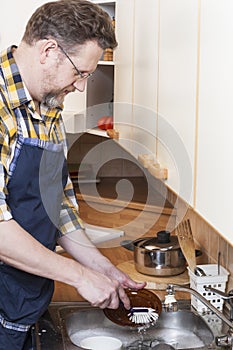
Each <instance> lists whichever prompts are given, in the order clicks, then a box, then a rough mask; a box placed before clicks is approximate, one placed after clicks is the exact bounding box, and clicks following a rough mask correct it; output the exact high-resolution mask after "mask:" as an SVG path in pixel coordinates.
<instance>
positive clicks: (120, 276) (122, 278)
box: [105, 265, 146, 290]
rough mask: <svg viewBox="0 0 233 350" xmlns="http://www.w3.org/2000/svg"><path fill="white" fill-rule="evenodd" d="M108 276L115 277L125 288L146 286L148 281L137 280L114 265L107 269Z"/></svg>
mask: <svg viewBox="0 0 233 350" xmlns="http://www.w3.org/2000/svg"><path fill="white" fill-rule="evenodd" d="M105 274H106V276H108V277H109V278H111V279H115V280H116V281H118V282H119V283H120V285H121V286H122V287H123V288H130V289H136V290H138V289H142V288H144V287H145V286H146V282H136V281H134V280H132V279H131V278H130V277H129V276H128V275H127V274H126V273H124V272H122V271H121V270H119V269H118V268H117V267H115V266H114V265H112V266H110V267H109V268H108V269H107V270H106V271H105Z"/></svg>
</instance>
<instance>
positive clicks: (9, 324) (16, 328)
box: [0, 315, 31, 332]
mask: <svg viewBox="0 0 233 350" xmlns="http://www.w3.org/2000/svg"><path fill="white" fill-rule="evenodd" d="M0 324H1V325H2V326H3V327H4V328H7V329H12V330H14V331H18V332H27V331H28V330H29V329H30V328H31V325H24V324H19V323H15V322H10V321H7V320H5V319H4V318H3V317H2V315H0Z"/></svg>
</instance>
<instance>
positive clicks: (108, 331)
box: [38, 303, 215, 350]
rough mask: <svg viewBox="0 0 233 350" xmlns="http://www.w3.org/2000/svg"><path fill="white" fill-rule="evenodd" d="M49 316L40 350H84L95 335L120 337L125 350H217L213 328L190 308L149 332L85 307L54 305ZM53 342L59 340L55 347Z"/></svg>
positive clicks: (167, 315) (162, 320)
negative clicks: (160, 349)
mask: <svg viewBox="0 0 233 350" xmlns="http://www.w3.org/2000/svg"><path fill="white" fill-rule="evenodd" d="M48 315H49V316H48ZM48 315H47V319H46V320H45V319H44V320H43V322H44V323H43V322H42V323H41V324H40V327H39V328H40V329H39V332H40V337H39V338H40V339H39V341H40V344H39V346H40V347H38V349H45V350H47V349H49V350H53V349H54V350H55V349H56V350H60V349H67V350H68V349H69V350H71V349H73V350H75V349H82V348H81V347H80V346H79V344H80V341H81V340H82V339H83V338H86V337H88V336H94V335H109V336H114V337H117V338H119V339H121V341H122V342H123V345H124V349H131V350H134V349H135V350H136V349H137V350H138V349H141V350H143V349H151V348H153V347H154V346H155V345H157V344H160V343H163V344H164V343H166V344H169V345H171V346H173V347H174V348H175V349H197V348H199V349H207V348H209V347H211V348H215V344H214V336H213V333H212V331H211V329H210V327H209V326H208V325H207V323H206V322H205V321H204V320H203V318H202V317H201V316H200V315H198V314H197V313H194V312H192V311H191V310H190V308H189V309H188V310H179V311H177V312H170V313H166V312H164V311H163V312H162V313H161V315H160V318H159V320H158V322H157V324H156V326H153V327H150V328H149V329H147V330H146V332H138V330H137V329H135V328H130V327H122V326H118V325H116V324H115V323H113V322H111V321H110V320H108V319H107V318H106V317H105V315H104V313H103V311H102V310H100V309H95V308H91V307H90V306H88V304H85V303H71V304H70V303H66V304H60V303H54V304H51V306H50V307H49V313H48ZM50 323H51V325H50V327H51V328H52V332H53V335H52V336H51V335H49V333H50V332H51V330H50V331H49V330H48V325H49V324H50ZM46 327H47V329H46ZM52 340H56V344H55V346H53V344H52ZM48 341H50V344H49V345H48ZM46 342H47V345H46ZM103 350H104V349H103Z"/></svg>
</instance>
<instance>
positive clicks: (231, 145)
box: [196, 0, 233, 242]
mask: <svg viewBox="0 0 233 350" xmlns="http://www.w3.org/2000/svg"><path fill="white" fill-rule="evenodd" d="M232 13H233V2H232V1H231V0H224V1H218V0H205V1H202V2H201V25H200V28H201V47H200V94H199V129H198V157H197V202H196V210H197V211H198V213H200V214H201V215H202V216H203V217H204V218H205V219H206V220H207V221H208V222H209V223H210V224H211V225H212V226H214V227H215V228H216V229H217V230H218V231H219V232H221V233H222V234H223V235H224V236H225V237H226V238H227V239H228V240H229V242H232V237H233V215H232V197H233V189H232V179H233V137H232V130H233V121H232V120H233V119H232V115H233V105H232V98H233V47H232V44H231V42H232V35H233V22H232Z"/></svg>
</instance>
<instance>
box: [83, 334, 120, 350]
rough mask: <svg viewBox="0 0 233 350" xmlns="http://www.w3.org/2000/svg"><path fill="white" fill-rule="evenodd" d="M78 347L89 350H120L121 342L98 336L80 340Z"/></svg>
mask: <svg viewBox="0 0 233 350" xmlns="http://www.w3.org/2000/svg"><path fill="white" fill-rule="evenodd" d="M80 346H81V347H82V348H84V349H89V350H90V349H92V350H103V349H104V350H121V349H122V342H121V341H120V339H117V338H113V337H106V336H102V335H99V336H95V337H88V338H84V339H82V340H81V342H80Z"/></svg>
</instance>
